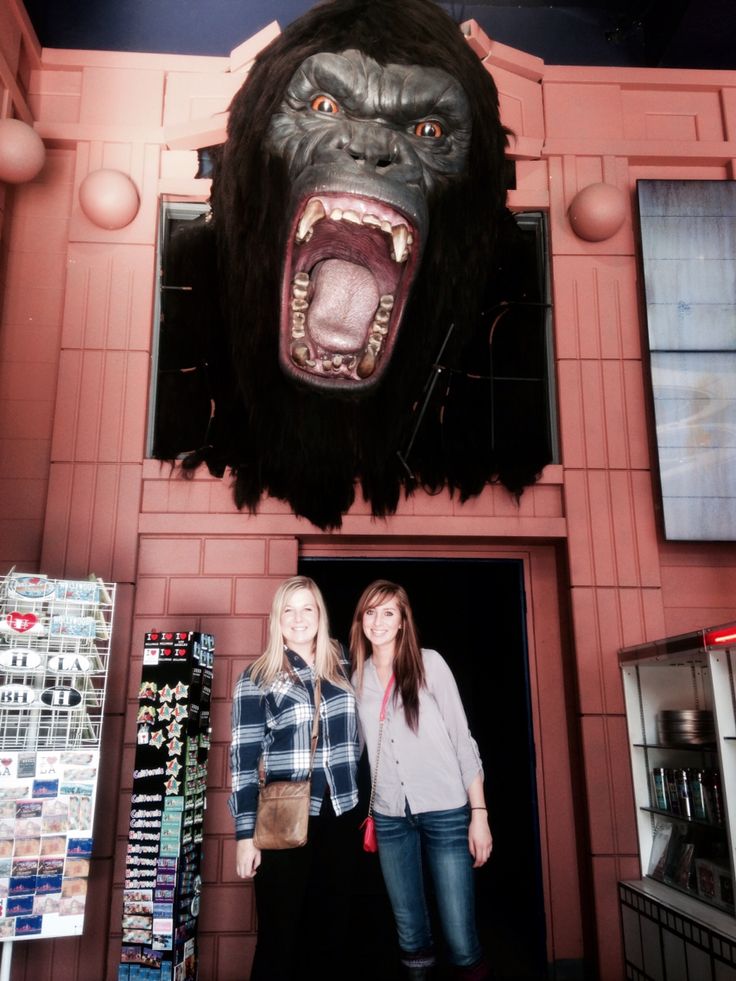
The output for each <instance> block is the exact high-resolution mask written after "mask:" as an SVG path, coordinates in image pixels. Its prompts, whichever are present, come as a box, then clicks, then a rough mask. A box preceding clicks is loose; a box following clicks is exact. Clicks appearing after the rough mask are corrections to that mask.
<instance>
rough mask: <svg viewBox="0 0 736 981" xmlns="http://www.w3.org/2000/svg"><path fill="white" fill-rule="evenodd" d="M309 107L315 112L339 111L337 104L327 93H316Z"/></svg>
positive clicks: (331, 112)
mask: <svg viewBox="0 0 736 981" xmlns="http://www.w3.org/2000/svg"><path fill="white" fill-rule="evenodd" d="M310 108H312V109H314V111H315V112H325V113H327V114H328V115H334V114H335V113H336V112H339V111H340V107H339V106H338V104H337V103H336V102H335V100H334V99H331V98H330V97H329V95H316V96H315V97H314V98H313V99H312V101H311V103H310Z"/></svg>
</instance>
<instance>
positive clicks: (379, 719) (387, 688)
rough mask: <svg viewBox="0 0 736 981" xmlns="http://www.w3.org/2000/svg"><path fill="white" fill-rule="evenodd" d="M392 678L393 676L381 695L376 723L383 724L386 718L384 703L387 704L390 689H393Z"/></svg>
mask: <svg viewBox="0 0 736 981" xmlns="http://www.w3.org/2000/svg"><path fill="white" fill-rule="evenodd" d="M393 683H394V676H393V674H392V675H391V677H390V678H389V679H388V684H387V685H386V691H385V692H384V693H383V701H382V702H381V714H380V715H379V716H378V721H379V722H383V720H384V719H385V718H386V703H387V702H388V696H389V695H390V694H391V688H392V687H393Z"/></svg>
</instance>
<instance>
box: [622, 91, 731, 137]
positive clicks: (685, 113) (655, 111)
mask: <svg viewBox="0 0 736 981" xmlns="http://www.w3.org/2000/svg"><path fill="white" fill-rule="evenodd" d="M621 105H622V110H623V113H624V130H623V135H624V137H625V138H626V139H628V140H678V141H683V142H688V141H689V142H696V141H698V140H712V141H714V142H715V141H717V140H724V139H726V136H725V134H724V131H723V114H722V112H721V94H720V92H719V91H718V90H717V89H715V88H713V89H711V90H710V91H703V92H688V91H687V89H686V88H685V86H683V89H682V91H680V92H678V93H677V97H676V98H673V93H672V91H668V90H663V91H660V90H656V89H654V90H652V89H649V90H648V89H647V88H646V87H644V86H638V87H633V88H625V89H623V90H622V92H621Z"/></svg>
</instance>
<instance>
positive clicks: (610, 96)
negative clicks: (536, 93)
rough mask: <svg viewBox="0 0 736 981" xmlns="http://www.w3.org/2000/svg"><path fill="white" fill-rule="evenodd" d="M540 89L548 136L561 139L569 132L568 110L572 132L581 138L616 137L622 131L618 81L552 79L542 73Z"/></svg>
mask: <svg viewBox="0 0 736 981" xmlns="http://www.w3.org/2000/svg"><path fill="white" fill-rule="evenodd" d="M543 93H544V123H545V134H546V137H547V139H554V138H555V137H560V138H562V139H564V138H566V137H568V136H569V135H570V133H571V111H572V112H573V113H574V115H575V129H574V132H575V134H576V136H578V137H579V138H580V139H581V140H585V139H595V140H610V139H614V140H615V139H620V138H621V137H622V136H623V135H624V114H623V108H622V105H621V89H620V87H619V85H618V84H615V83H613V84H608V85H597V84H587V83H586V82H583V81H580V82H578V81H574V82H565V81H554V82H552V81H549V80H548V79H547V73H545V84H544V86H543Z"/></svg>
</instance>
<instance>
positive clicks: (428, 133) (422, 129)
mask: <svg viewBox="0 0 736 981" xmlns="http://www.w3.org/2000/svg"><path fill="white" fill-rule="evenodd" d="M414 135H415V136H424V137H425V138H427V139H430V140H438V139H439V138H440V137H441V136H443V135H444V134H443V132H442V126H441V125H440V124H439V123H438V122H437V120H436V119H423V120H422V121H421V123H417V124H416V126H415V127H414Z"/></svg>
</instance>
